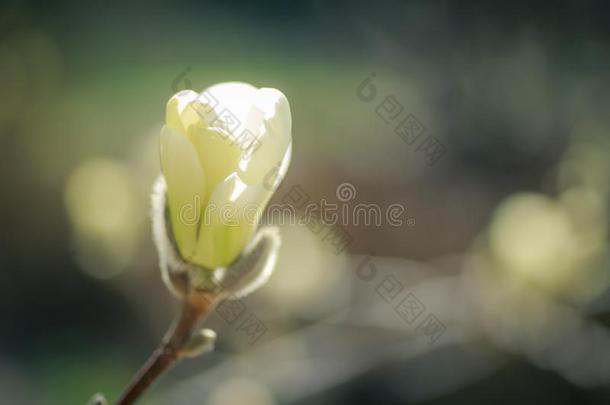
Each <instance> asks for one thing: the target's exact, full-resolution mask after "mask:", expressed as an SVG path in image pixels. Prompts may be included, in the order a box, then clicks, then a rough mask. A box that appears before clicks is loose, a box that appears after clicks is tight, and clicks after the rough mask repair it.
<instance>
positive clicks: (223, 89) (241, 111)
mask: <svg viewBox="0 0 610 405" xmlns="http://www.w3.org/2000/svg"><path fill="white" fill-rule="evenodd" d="M257 91H258V90H257V88H256V87H254V86H252V85H251V84H248V83H242V82H227V83H219V84H215V85H214V86H210V87H208V88H207V89H205V90H204V91H203V92H202V94H203V95H205V96H207V97H208V98H210V99H212V100H213V102H214V106H213V108H214V112H215V113H216V115H217V116H218V117H219V119H220V120H223V119H227V118H229V117H231V116H232V117H235V118H236V119H237V121H238V124H239V125H238V126H235V127H236V131H237V130H242V129H243V127H244V123H245V121H246V119H247V117H248V114H249V113H250V108H251V106H252V104H253V103H254V99H255V95H256V93H257ZM218 124H221V123H220V122H212V123H210V125H212V126H217V125H218ZM231 128H233V125H232V126H231Z"/></svg>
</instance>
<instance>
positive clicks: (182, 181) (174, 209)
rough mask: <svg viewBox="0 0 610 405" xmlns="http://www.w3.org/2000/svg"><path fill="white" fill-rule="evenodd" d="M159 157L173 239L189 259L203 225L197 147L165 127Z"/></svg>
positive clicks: (201, 191) (202, 193)
mask: <svg viewBox="0 0 610 405" xmlns="http://www.w3.org/2000/svg"><path fill="white" fill-rule="evenodd" d="M160 156H161V169H162V171H163V176H164V177H165V181H166V183H167V195H168V206H169V213H170V218H171V225H172V232H173V236H174V240H175V242H176V245H177V247H178V250H179V251H180V254H181V255H182V257H183V258H184V259H185V260H189V259H190V258H191V257H192V256H193V254H194V251H195V247H196V237H197V230H198V228H199V223H200V222H201V201H202V199H203V197H204V196H205V178H204V173H203V170H202V168H201V166H200V164H199V158H198V157H197V153H196V151H195V148H194V147H193V145H192V144H191V143H190V142H189V141H188V139H187V138H186V137H184V136H183V135H182V134H180V133H178V132H177V131H176V130H175V129H172V128H168V127H163V129H162V131H161V141H160Z"/></svg>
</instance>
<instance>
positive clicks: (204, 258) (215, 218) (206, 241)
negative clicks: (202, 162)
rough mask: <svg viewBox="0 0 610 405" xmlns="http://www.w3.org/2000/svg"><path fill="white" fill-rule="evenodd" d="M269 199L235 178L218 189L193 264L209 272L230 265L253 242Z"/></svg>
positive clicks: (259, 187)
mask: <svg viewBox="0 0 610 405" xmlns="http://www.w3.org/2000/svg"><path fill="white" fill-rule="evenodd" d="M269 195H270V193H269V191H268V190H267V189H266V188H265V187H263V186H262V185H257V186H248V185H247V184H246V183H244V182H243V181H242V180H241V179H240V178H239V176H238V175H237V174H233V175H231V176H229V177H228V178H227V179H226V180H225V181H224V182H223V183H221V184H220V185H218V186H217V187H216V189H215V190H214V192H213V193H212V195H211V197H210V199H209V202H208V206H207V207H206V210H205V213H204V218H203V221H202V223H201V228H200V231H199V240H198V243H197V251H196V255H195V259H194V260H195V262H196V263H198V264H200V265H202V266H205V267H208V268H211V269H214V268H217V267H219V266H226V265H229V264H231V263H232V262H233V261H234V260H235V259H236V258H237V257H238V256H239V254H240V253H241V251H242V250H243V249H244V247H245V246H246V244H247V243H248V242H249V241H250V239H251V238H252V235H253V234H254V231H255V229H256V227H257V225H258V222H259V219H260V216H261V215H262V211H263V209H264V205H265V203H266V201H268V198H269Z"/></svg>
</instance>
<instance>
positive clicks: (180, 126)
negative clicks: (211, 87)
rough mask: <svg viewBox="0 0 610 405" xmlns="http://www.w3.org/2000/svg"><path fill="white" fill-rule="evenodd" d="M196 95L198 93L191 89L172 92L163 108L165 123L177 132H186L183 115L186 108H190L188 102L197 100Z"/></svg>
mask: <svg viewBox="0 0 610 405" xmlns="http://www.w3.org/2000/svg"><path fill="white" fill-rule="evenodd" d="M198 96H199V94H197V93H196V92H194V91H193V90H182V91H180V92H178V93H176V94H174V95H173V96H172V98H170V99H169V101H168V102H167V106H166V108H165V124H166V125H167V126H168V127H170V128H173V129H175V130H176V131H178V132H181V133H183V134H186V128H187V127H188V125H185V122H183V115H184V114H185V112H186V111H187V110H190V109H191V108H190V107H189V106H190V104H191V103H192V102H194V101H195V100H197V97H198ZM186 124H192V122H190V123H189V122H186Z"/></svg>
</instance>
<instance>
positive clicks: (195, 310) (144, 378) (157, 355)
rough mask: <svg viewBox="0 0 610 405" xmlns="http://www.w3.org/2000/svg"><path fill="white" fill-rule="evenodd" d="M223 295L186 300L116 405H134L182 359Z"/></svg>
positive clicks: (198, 293)
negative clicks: (184, 349) (182, 352)
mask: <svg viewBox="0 0 610 405" xmlns="http://www.w3.org/2000/svg"><path fill="white" fill-rule="evenodd" d="M219 298H220V297H219V296H218V295H217V294H214V293H210V292H201V291H192V292H190V293H189V294H188V296H187V297H186V298H185V299H184V304H183V306H182V311H181V312H180V315H179V316H178V318H176V320H175V321H174V323H173V324H172V326H171V327H170V329H169V330H168V331H167V333H166V334H165V337H164V338H163V340H162V341H161V344H160V345H159V347H158V348H157V349H156V350H155V351H154V352H153V353H152V354H151V356H150V358H149V359H148V360H147V361H146V363H145V364H144V366H143V367H142V368H141V369H140V371H138V373H137V374H136V375H135V377H134V378H133V380H132V381H131V383H130V384H129V385H128V386H127V388H126V389H125V391H124V392H123V394H122V395H121V397H120V398H119V399H118V400H117V402H116V405H131V404H133V403H135V401H136V400H137V399H138V398H139V397H140V396H141V395H142V394H143V393H144V391H146V390H147V389H148V388H149V387H150V386H151V385H152V384H153V383H154V382H155V381H156V380H157V378H158V377H159V376H160V375H161V374H163V373H164V372H165V371H167V370H169V369H170V368H171V367H172V366H173V365H174V364H176V362H177V361H178V360H180V359H181V357H182V355H181V349H182V347H183V346H184V344H185V343H186V342H187V341H188V340H189V338H190V337H191V334H192V333H193V330H194V329H195V327H196V326H197V324H198V323H199V321H201V320H202V319H203V318H205V317H206V316H207V315H208V314H210V312H212V310H213V309H214V307H215V306H216V304H217V303H218V301H219Z"/></svg>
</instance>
